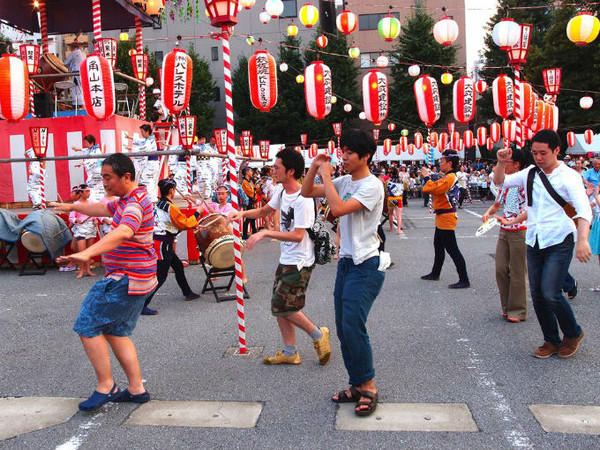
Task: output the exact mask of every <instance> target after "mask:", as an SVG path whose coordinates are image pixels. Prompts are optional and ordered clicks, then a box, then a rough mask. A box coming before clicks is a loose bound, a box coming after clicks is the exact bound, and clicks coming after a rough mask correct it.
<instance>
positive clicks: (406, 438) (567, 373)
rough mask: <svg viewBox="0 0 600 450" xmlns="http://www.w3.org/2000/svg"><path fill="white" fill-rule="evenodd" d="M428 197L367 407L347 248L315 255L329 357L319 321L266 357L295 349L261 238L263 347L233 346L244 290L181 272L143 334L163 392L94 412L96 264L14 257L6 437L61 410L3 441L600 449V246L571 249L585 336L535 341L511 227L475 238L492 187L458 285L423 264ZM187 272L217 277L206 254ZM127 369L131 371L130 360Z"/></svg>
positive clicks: (407, 247) (394, 251)
mask: <svg viewBox="0 0 600 450" xmlns="http://www.w3.org/2000/svg"><path fill="white" fill-rule="evenodd" d="M421 202H422V201H421V200H420V199H413V200H410V201H409V207H408V208H405V209H404V219H405V222H404V223H405V236H404V237H399V236H397V235H396V234H389V232H388V239H387V243H386V250H387V251H389V252H390V253H391V255H392V260H393V261H394V262H395V266H394V267H393V268H392V269H390V270H388V271H387V274H386V280H385V283H384V286H383V290H382V292H381V294H380V295H379V297H378V298H377V300H376V302H375V304H374V306H373V309H372V311H371V315H370V318H369V322H368V327H369V333H370V336H371V342H372V345H373V348H374V360H375V367H376V370H377V375H376V382H377V386H378V389H379V392H380V401H381V406H382V407H381V408H380V409H379V410H378V411H377V412H376V413H375V414H374V415H373V416H371V417H369V418H368V419H362V418H356V417H353V414H352V412H351V411H350V410H349V409H348V408H347V407H345V408H338V406H337V405H335V404H333V403H332V402H331V401H330V396H331V395H332V394H334V393H335V392H337V391H338V390H340V389H342V388H344V387H346V386H347V375H346V371H345V369H344V366H343V362H342V358H341V355H340V351H339V344H338V341H337V338H336V337H335V335H334V334H335V324H334V313H333V299H332V289H333V282H334V279H335V271H336V267H335V264H334V263H331V264H328V265H326V266H317V267H316V269H315V270H314V272H313V276H312V279H311V281H310V286H309V289H308V293H307V306H306V308H305V310H304V311H305V313H306V314H307V315H308V317H309V318H311V320H313V321H314V322H315V323H316V324H317V325H320V326H328V327H330V328H331V329H332V348H333V353H332V358H331V361H330V362H329V364H327V365H326V366H319V365H318V358H317V355H316V353H315V351H314V349H313V348H312V343H311V341H310V339H309V337H308V336H306V335H304V334H303V333H302V332H299V333H298V334H297V340H298V349H299V352H300V354H301V357H302V364H300V365H299V366H265V365H263V364H262V357H263V356H268V355H272V354H274V353H275V352H276V351H278V350H279V349H280V348H281V338H280V334H279V331H278V328H277V323H276V321H275V320H274V319H273V318H272V317H271V316H270V308H269V303H270V291H271V286H272V282H273V275H274V271H275V267H276V265H277V261H278V256H279V244H278V243H275V242H268V241H263V242H261V243H259V244H258V245H257V247H256V248H255V249H253V250H252V251H250V252H247V254H246V255H245V261H246V265H247V270H248V275H249V279H250V281H249V285H248V289H249V291H250V294H251V299H249V300H247V301H246V304H245V314H246V327H247V332H246V338H247V343H248V346H249V347H250V350H252V352H251V354H252V356H236V355H232V354H231V353H233V349H235V347H236V346H237V344H238V335H237V315H236V314H237V313H236V303H235V302H222V303H216V302H215V299H214V297H213V296H212V295H211V294H209V293H206V294H203V295H202V297H201V298H200V299H198V300H196V301H192V302H184V301H183V297H182V296H181V292H180V291H179V289H178V287H177V285H176V282H175V278H174V276H173V275H172V274H171V275H170V276H169V278H168V280H167V282H166V283H165V285H164V286H163V287H162V289H161V290H160V291H159V293H158V294H157V296H156V297H155V299H154V300H153V303H152V305H153V307H155V308H157V309H158V310H159V311H160V314H159V315H157V316H151V317H147V316H142V317H141V318H140V320H139V322H138V325H137V328H136V330H135V333H134V335H133V338H134V341H135V343H136V345H137V348H138V352H139V357H140V361H141V365H142V370H143V376H144V379H145V380H146V386H147V388H148V390H149V391H150V393H151V394H152V399H153V401H152V402H150V403H148V404H146V405H142V406H139V405H132V404H109V405H107V406H105V407H103V408H102V410H101V411H99V412H97V413H92V414H85V413H80V412H76V404H77V401H76V400H69V399H73V398H81V397H87V396H88V395H89V394H90V393H91V392H92V390H93V388H94V383H95V377H94V374H93V371H92V368H91V366H90V364H89V362H88V360H87V358H86V357H85V355H84V353H83V350H82V348H81V344H80V342H79V339H78V338H77V336H76V335H75V334H74V333H73V332H72V330H71V328H72V324H73V321H74V319H75V317H76V315H77V313H78V310H79V305H80V302H81V300H82V298H83V297H84V296H85V294H86V293H87V291H88V289H89V287H90V286H91V285H92V284H93V282H94V281H95V279H91V278H85V279H83V280H76V279H75V275H74V273H72V272H71V273H69V272H66V273H64V272H58V270H57V269H55V268H53V269H51V270H49V271H48V273H47V274H46V275H45V276H24V277H19V276H18V275H17V273H16V272H10V271H0V286H2V289H0V342H2V344H1V347H0V355H1V356H0V438H1V437H6V436H8V435H12V434H18V433H19V431H18V430H19V429H21V430H24V429H25V428H20V426H21V423H22V422H27V424H28V425H29V428H27V429H28V430H35V429H36V428H39V427H42V426H47V425H45V423H46V422H45V421H44V420H42V416H43V415H44V414H47V415H48V416H49V418H50V419H57V421H58V422H60V423H59V424H57V425H54V426H48V427H46V428H43V429H39V430H37V431H29V432H25V433H23V434H18V435H16V436H14V437H10V438H6V439H4V440H0V450H1V449H46V448H49V449H60V450H75V449H115V448H117V449H120V448H127V449H167V448H177V449H188V448H189V449H205V448H206V449H221V448H223V449H224V448H227V449H233V448H235V449H237V448H240V449H258V448H261V449H264V448H268V449H271V448H277V449H291V448H294V449H295V448H311V449H313V448H328V449H331V448H334V449H335V448H340V449H346V448H378V449H382V448H385V449H387V448H394V449H397V448H407V449H408V448H410V449H415V448H419V449H421V448H423V449H425V448H434V449H467V448H468V449H507V448H536V449H559V448H565V449H592V448H598V447H599V446H600V443H599V441H598V436H597V435H598V434H599V433H600V412H598V408H593V406H595V405H600V400H598V399H599V398H600V395H599V394H600V386H599V383H598V373H599V372H600V370H599V369H600V356H599V355H600V348H599V347H600V344H599V342H598V336H599V334H600V331H599V329H598V325H597V317H598V309H599V302H600V294H599V293H594V292H591V291H590V290H589V289H590V288H592V287H594V286H596V285H598V284H600V277H599V269H598V262H597V260H592V261H591V262H590V263H588V264H581V263H579V262H577V261H574V262H573V263H572V265H571V269H572V270H571V272H572V274H573V275H574V276H575V277H576V278H577V280H578V281H579V295H578V296H577V298H576V299H575V300H574V301H573V302H572V304H573V307H574V309H575V312H576V315H577V317H578V319H579V321H580V323H581V325H582V326H583V328H584V329H585V333H586V335H585V338H584V340H583V341H582V344H581V347H580V350H579V352H578V353H577V354H576V355H575V356H574V357H573V358H571V359H567V360H563V359H559V358H558V357H556V356H555V357H552V358H549V359H546V360H539V359H536V358H534V357H533V356H532V352H533V350H534V349H535V348H536V347H537V346H539V345H541V344H542V341H543V339H542V335H541V332H540V329H539V326H538V324H537V320H536V318H535V314H534V312H533V309H532V307H531V303H530V311H529V320H528V321H527V322H524V323H520V324H511V323H507V322H505V321H504V320H503V319H502V318H501V309H500V301H499V298H498V293H497V288H496V283H495V276H494V252H495V245H496V239H497V235H498V229H497V228H494V229H492V230H491V231H489V232H488V233H487V234H485V235H483V236H481V237H479V238H475V231H476V229H477V228H478V227H479V225H480V224H481V220H480V219H479V218H478V217H477V215H481V214H482V213H483V212H484V211H485V208H487V207H488V206H489V202H487V203H479V202H477V203H474V204H472V205H470V204H466V205H465V207H464V209H461V210H459V225H458V228H457V230H456V233H457V236H458V243H459V247H460V249H461V251H462V252H463V254H464V256H465V259H466V261H467V268H468V271H469V276H470V279H471V288H470V289H464V290H450V289H448V288H447V285H448V284H450V283H454V282H455V281H457V274H456V271H455V269H454V265H453V263H452V261H451V259H450V258H447V259H446V263H445V265H444V269H443V271H442V276H441V279H440V281H437V282H432V281H423V280H421V279H420V276H421V275H423V274H426V273H428V272H429V271H430V269H431V265H432V262H433V244H432V237H433V230H434V218H433V215H431V214H429V211H428V208H424V207H422V203H421ZM387 227H388V225H387V224H386V225H385V228H386V231H387ZM96 272H97V273H100V272H101V270H100V269H96ZM186 273H187V276H188V279H189V280H191V285H192V287H193V288H194V289H195V290H198V291H199V290H201V286H202V283H203V282H204V278H205V277H204V275H203V272H202V270H201V267H200V266H190V267H188V268H187V269H186ZM232 348H233V349H232ZM115 379H116V380H117V382H118V383H119V384H120V386H121V387H125V386H126V379H125V376H124V374H123V372H122V371H121V369H120V368H119V367H118V365H117V364H115ZM19 397H22V398H21V399H18V400H16V399H14V398H19ZM17 401H19V402H20V403H19V404H18V405H17V406H16V407H15V402H17ZM189 402H194V403H189ZM232 402H241V403H232ZM25 404H28V405H29V406H28V407H27V408H25V406H24V405H25ZM3 405H4V406H3ZM7 405H11V407H10V408H9V407H7ZM19 405H21V406H19ZM547 405H570V407H568V408H567V407H563V408H561V407H557V406H547ZM344 406H349V405H344ZM53 408H55V409H53ZM61 408H62V409H61ZM64 408H67V409H66V411H67V412H68V413H67V414H66V415H65V410H64ZM25 411H28V412H27V414H25ZM532 411H536V413H537V414H538V416H537V417H539V419H540V420H541V421H542V423H540V422H538V420H537V419H536V416H535V415H534V413H533V412H532ZM36 415H37V416H36ZM25 416H26V417H25ZM63 416H64V417H63ZM46 418H48V417H46ZM25 419H26V420H25ZM548 420H550V422H548ZM149 423H150V424H149ZM151 424H154V425H151ZM9 425H10V427H9ZM238 427H239V428H238ZM565 427H567V428H565ZM2 428H4V434H3V430H2ZM13 429H16V430H17V431H16V432H13V433H12V434H11V433H10V432H9V430H13ZM377 430H385V431H377ZM462 430H464V431H462ZM565 431H566V432H565Z"/></svg>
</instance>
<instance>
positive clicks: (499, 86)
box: [492, 75, 514, 119]
mask: <svg viewBox="0 0 600 450" xmlns="http://www.w3.org/2000/svg"><path fill="white" fill-rule="evenodd" d="M492 92H493V97H494V111H495V112H496V114H497V115H499V116H500V117H503V118H505V119H506V118H507V117H508V116H510V115H511V114H512V113H513V106H514V103H513V102H514V97H513V93H514V91H513V80H512V79H511V78H510V77H508V76H506V75H500V76H498V77H497V78H496V79H495V80H494V83H493V84H492Z"/></svg>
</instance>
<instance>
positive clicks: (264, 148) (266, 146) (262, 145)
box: [258, 140, 271, 159]
mask: <svg viewBox="0 0 600 450" xmlns="http://www.w3.org/2000/svg"><path fill="white" fill-rule="evenodd" d="M258 149H259V151H260V157H261V158H262V159H269V150H270V149H271V141H269V140H264V141H258Z"/></svg>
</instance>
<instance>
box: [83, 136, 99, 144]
mask: <svg viewBox="0 0 600 450" xmlns="http://www.w3.org/2000/svg"><path fill="white" fill-rule="evenodd" d="M83 140H84V141H86V142H89V143H90V144H92V145H96V138H95V137H94V136H93V135H91V134H88V135H87V136H86V137H84V138H83Z"/></svg>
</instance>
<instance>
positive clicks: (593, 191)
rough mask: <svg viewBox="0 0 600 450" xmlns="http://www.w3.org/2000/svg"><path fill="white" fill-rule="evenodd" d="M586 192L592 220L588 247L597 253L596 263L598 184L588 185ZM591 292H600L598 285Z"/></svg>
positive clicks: (599, 227) (599, 249) (598, 247)
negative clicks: (594, 185)
mask: <svg viewBox="0 0 600 450" xmlns="http://www.w3.org/2000/svg"><path fill="white" fill-rule="evenodd" d="M586 194H587V195H588V197H590V206H591V207H592V213H593V216H594V221H593V222H592V228H591V230H590V248H591V250H592V254H593V255H598V263H600V184H599V185H597V186H596V187H595V188H592V187H591V186H588V188H587V190H586ZM591 291H592V292H600V285H599V286H596V287H594V288H592V289H591Z"/></svg>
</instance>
